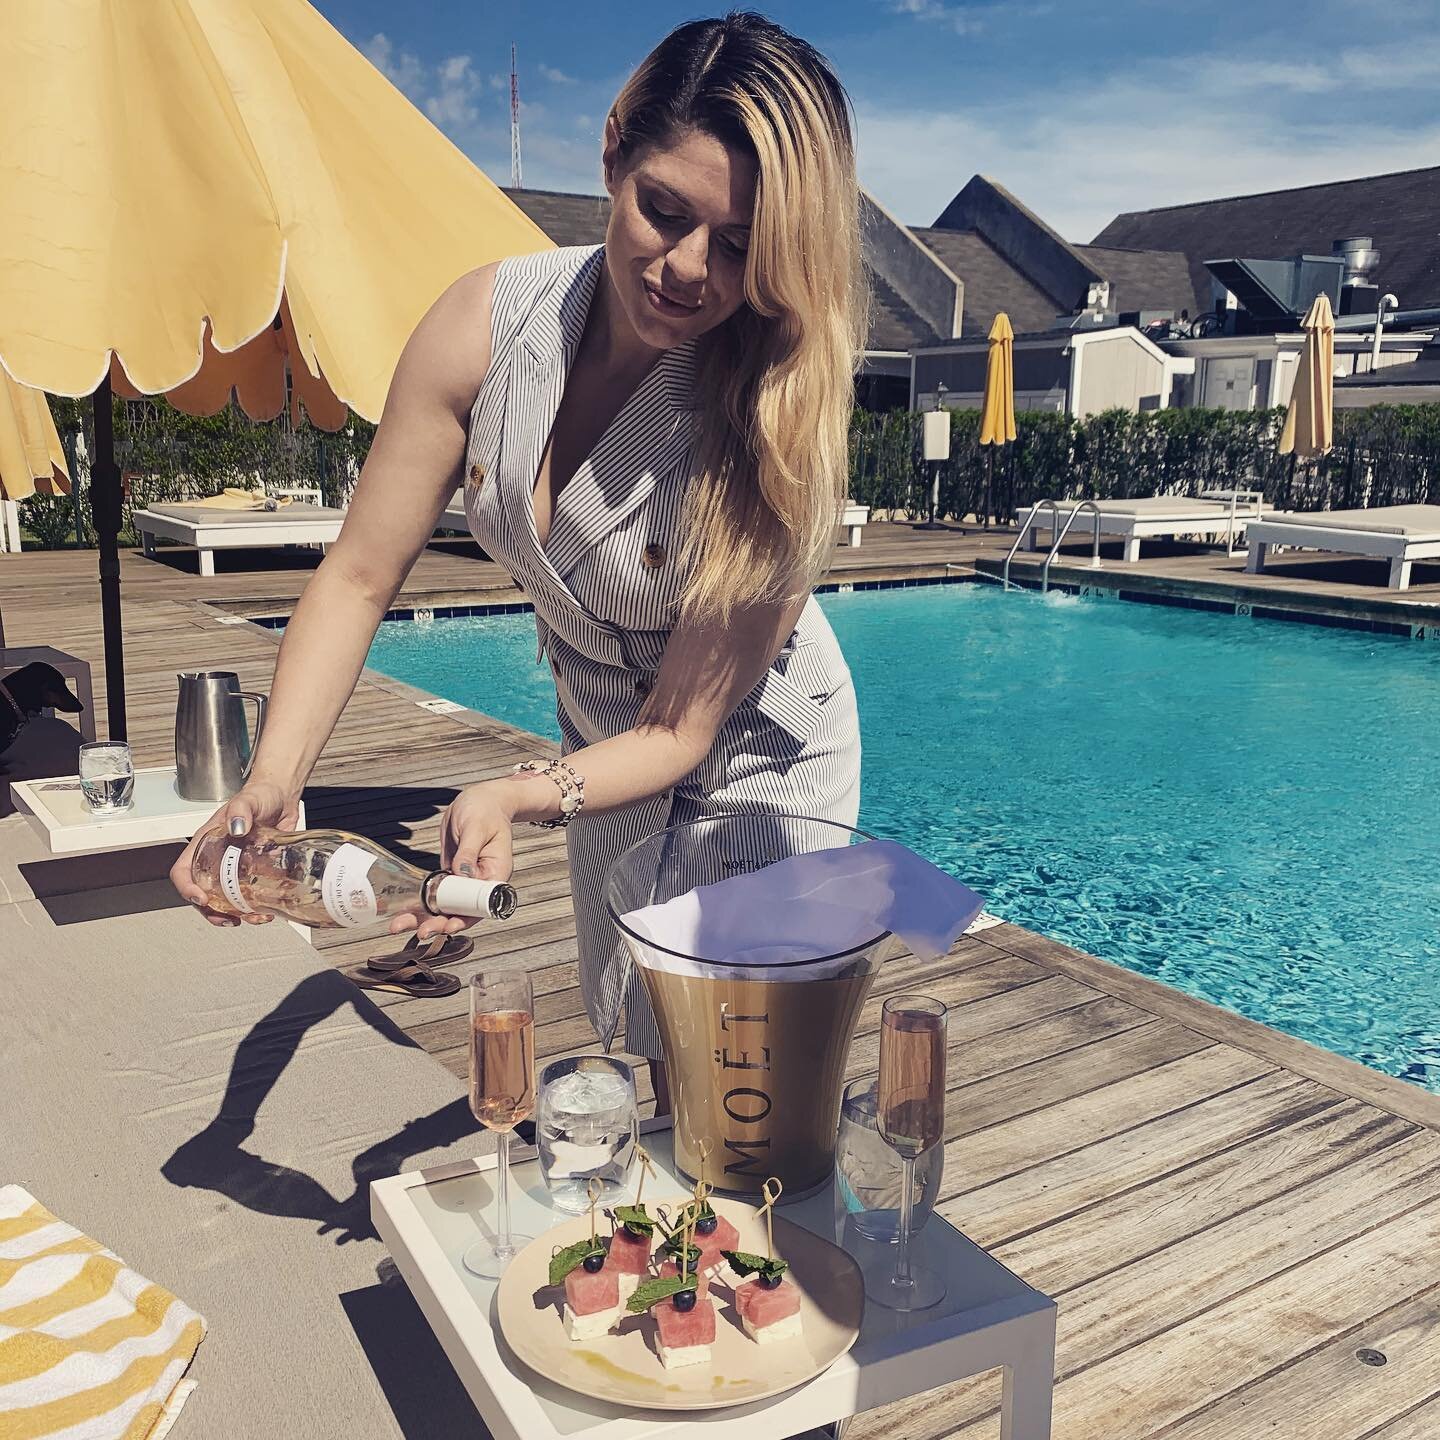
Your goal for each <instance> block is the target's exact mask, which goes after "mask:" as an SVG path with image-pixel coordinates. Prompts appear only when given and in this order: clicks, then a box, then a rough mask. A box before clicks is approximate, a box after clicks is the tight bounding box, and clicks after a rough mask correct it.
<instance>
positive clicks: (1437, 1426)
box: [1360, 1391, 1440, 1440]
mask: <svg viewBox="0 0 1440 1440" xmlns="http://www.w3.org/2000/svg"><path fill="white" fill-rule="evenodd" d="M1437 1435H1440V1391H1437V1392H1436V1393H1435V1395H1433V1396H1432V1397H1431V1398H1430V1399H1429V1400H1427V1401H1426V1402H1425V1403H1424V1404H1423V1405H1417V1406H1416V1407H1415V1409H1414V1410H1412V1411H1411V1412H1410V1413H1409V1414H1408V1415H1401V1416H1399V1417H1398V1418H1397V1419H1394V1420H1392V1421H1390V1422H1389V1424H1387V1425H1382V1426H1381V1427H1380V1428H1379V1429H1378V1430H1367V1431H1366V1432H1365V1434H1364V1435H1362V1436H1361V1437H1360V1440H1435V1437H1436V1436H1437Z"/></svg>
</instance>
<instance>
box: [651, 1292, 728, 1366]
mask: <svg viewBox="0 0 1440 1440" xmlns="http://www.w3.org/2000/svg"><path fill="white" fill-rule="evenodd" d="M651 1314H653V1315H654V1316H655V1325H656V1328H657V1329H658V1331H659V1337H658V1338H659V1344H658V1345H657V1346H656V1348H657V1349H658V1350H659V1352H660V1363H661V1364H662V1365H664V1366H665V1368H666V1369H667V1370H675V1369H678V1368H679V1367H680V1366H682V1365H704V1364H706V1363H707V1362H708V1361H709V1359H710V1347H711V1346H712V1345H713V1344H714V1343H715V1302H714V1301H713V1300H710V1299H708V1298H707V1299H704V1300H697V1301H696V1302H695V1308H694V1309H693V1310H683V1311H682V1310H677V1309H676V1308H675V1304H674V1302H673V1301H671V1300H662V1301H661V1302H660V1303H659V1304H658V1305H657V1306H655V1308H654V1310H652V1311H651Z"/></svg>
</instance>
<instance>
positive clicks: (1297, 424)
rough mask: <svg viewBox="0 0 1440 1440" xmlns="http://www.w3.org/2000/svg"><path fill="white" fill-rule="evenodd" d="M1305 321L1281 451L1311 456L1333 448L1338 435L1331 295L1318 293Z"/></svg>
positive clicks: (1304, 457) (1282, 435)
mask: <svg viewBox="0 0 1440 1440" xmlns="http://www.w3.org/2000/svg"><path fill="white" fill-rule="evenodd" d="M1302 323H1303V325H1304V329H1305V344H1304V346H1303V348H1302V349H1301V351H1300V363H1299V365H1298V366H1297V367H1296V373H1295V388H1294V389H1293V390H1292V391H1291V392H1290V407H1289V409H1288V410H1286V412H1285V425H1284V428H1283V429H1282V430H1281V431H1280V453H1281V454H1282V455H1295V456H1296V457H1297V458H1299V459H1301V460H1311V459H1314V458H1315V457H1316V456H1318V455H1323V454H1324V453H1325V452H1326V451H1327V450H1328V449H1329V448H1330V446H1331V444H1332V443H1333V441H1334V435H1335V419H1334V414H1335V404H1334V401H1335V316H1334V314H1333V313H1332V312H1331V309H1330V300H1329V297H1328V296H1325V295H1317V296H1316V297H1315V303H1314V304H1313V305H1311V307H1310V310H1309V312H1308V313H1307V314H1306V316H1305V319H1304V321H1303V322H1302Z"/></svg>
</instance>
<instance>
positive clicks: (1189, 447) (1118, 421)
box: [850, 404, 1440, 518]
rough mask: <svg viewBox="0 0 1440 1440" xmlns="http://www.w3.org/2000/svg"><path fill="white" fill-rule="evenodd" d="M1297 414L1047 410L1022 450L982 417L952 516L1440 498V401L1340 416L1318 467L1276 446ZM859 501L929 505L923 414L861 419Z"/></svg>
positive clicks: (854, 473)
mask: <svg viewBox="0 0 1440 1440" xmlns="http://www.w3.org/2000/svg"><path fill="white" fill-rule="evenodd" d="M1284 417H1285V412H1284V411H1283V410H1199V409H1183V410H1151V411H1145V412H1143V413H1139V414H1137V413H1135V412H1132V411H1128V410H1110V411H1106V412H1105V413H1104V414H1100V415H1092V416H1089V417H1087V418H1086V419H1083V420H1072V419H1069V418H1068V417H1066V416H1063V415H1055V414H1051V413H1048V412H1041V411H1027V412H1024V413H1022V414H1020V415H1017V416H1016V417H1015V419H1016V430H1017V432H1018V433H1017V436H1016V440H1015V443H1014V444H1013V445H1007V446H1004V447H1003V448H1002V449H1001V450H1000V451H999V452H998V453H995V452H994V451H993V447H990V446H982V445H981V444H980V413H979V411H977V410H956V411H952V412H951V417H950V459H949V460H948V461H946V462H944V463H943V464H942V465H941V466H940V467H939V468H940V510H941V513H942V514H944V515H946V516H951V517H963V516H967V515H979V514H981V513H982V511H983V510H985V508H986V487H987V485H988V486H989V494H990V503H989V507H988V508H989V513H991V514H993V515H997V516H1000V517H1002V518H1004V517H1007V516H1012V515H1013V514H1014V512H1015V510H1016V509H1017V508H1019V507H1021V506H1024V505H1029V504H1031V503H1033V502H1034V501H1036V500H1046V499H1056V500H1063V499H1070V498H1090V499H1097V500H1103V499H1109V498H1128V497H1131V496H1136V495H1157V494H1175V495H1195V494H1198V493H1199V492H1200V491H1201V490H1208V489H1217V488H1224V487H1232V486H1233V487H1237V488H1243V489H1247V490H1259V491H1262V492H1263V493H1264V495H1265V498H1266V500H1267V501H1269V502H1270V503H1271V504H1273V505H1278V506H1282V507H1284V508H1287V509H1296V510H1321V509H1329V510H1347V509H1361V508H1364V507H1367V506H1371V505H1400V504H1423V503H1425V502H1427V501H1430V500H1432V499H1433V500H1437V501H1440V404H1436V405H1399V406H1374V407H1371V408H1369V409H1363V410H1337V411H1336V412H1335V444H1334V448H1333V449H1331V451H1330V452H1329V454H1327V455H1325V456H1324V457H1322V458H1321V459H1319V460H1317V461H1311V462H1297V461H1296V460H1295V459H1294V458H1293V457H1292V456H1288V455H1281V454H1279V453H1278V451H1277V449H1276V445H1277V442H1278V440H1279V437H1280V427H1281V425H1282V423H1283V421H1284ZM850 442H851V443H850V450H851V466H850V472H851V478H850V494H851V497H852V498H853V499H854V500H856V501H858V502H859V503H860V504H862V505H870V506H872V507H874V508H876V509H880V510H882V511H889V512H891V513H892V514H903V515H905V516H907V517H914V516H917V515H921V514H924V513H925V512H926V510H927V509H928V506H929V499H930V488H931V467H930V466H929V465H927V464H925V463H924V461H922V459H921V418H920V416H918V415H914V414H909V413H905V412H894V413H892V414H889V415H875V414H870V413H867V412H863V411H856V412H855V415H854V417H853V419H852V421H851V427H850Z"/></svg>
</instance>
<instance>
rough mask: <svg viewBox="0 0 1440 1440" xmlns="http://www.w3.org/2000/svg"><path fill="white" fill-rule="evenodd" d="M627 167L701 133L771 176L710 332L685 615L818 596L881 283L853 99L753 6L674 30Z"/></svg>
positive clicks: (633, 118) (625, 145)
mask: <svg viewBox="0 0 1440 1440" xmlns="http://www.w3.org/2000/svg"><path fill="white" fill-rule="evenodd" d="M611 118H612V119H613V120H614V122H615V126H616V129H617V131H618V134H619V156H618V158H619V159H620V160H621V162H622V163H623V162H626V161H631V160H634V159H635V158H638V156H639V155H640V154H641V153H642V152H643V151H645V150H648V149H650V148H652V147H655V146H663V145H665V144H666V143H669V142H673V141H674V140H676V139H678V138H679V137H681V136H682V135H684V134H685V133H686V132H687V131H692V130H700V131H703V132H705V133H708V134H711V135H713V136H714V137H715V138H716V139H718V140H720V141H722V142H723V143H725V144H727V145H730V146H732V147H733V148H736V149H739V150H740V151H741V152H742V153H748V154H750V155H752V156H753V157H754V159H755V161H756V164H757V168H758V175H757V180H756V185H755V212H754V216H753V217H752V220H751V230H750V245H749V253H748V256H747V259H746V264H745V302H746V303H745V304H744V305H742V306H741V307H740V309H739V310H738V311H737V312H736V313H735V315H734V316H732V317H731V318H730V319H729V320H727V321H726V322H725V323H724V324H723V325H721V326H719V327H717V328H716V329H715V330H713V331H711V332H709V333H708V334H706V335H705V336H704V337H703V338H702V340H701V343H700V354H699V367H700V372H699V383H698V387H697V388H698V393H699V394H700V395H702V396H706V397H713V399H710V400H708V401H707V402H706V404H705V406H704V408H703V409H702V411H701V413H700V415H699V416H698V417H697V424H696V437H695V458H696V466H695V475H694V479H693V483H692V486H691V489H690V491H689V494H688V496H687V501H686V510H685V523H684V532H683V539H682V544H681V561H682V563H683V564H684V565H685V567H686V577H687V578H686V583H685V590H684V594H683V597H682V600H681V615H682V617H683V618H684V619H687V620H691V621H724V620H726V619H728V618H729V616H730V615H731V613H732V612H733V611H734V610H735V609H736V608H737V607H742V606H745V605H750V604H756V603H760V602H764V601H776V600H783V599H791V598H798V596H799V595H801V594H804V593H807V592H808V591H809V590H810V589H811V587H812V586H813V585H814V584H815V582H816V580H817V579H818V578H819V577H820V575H821V574H822V573H823V572H824V570H825V568H826V565H827V564H828V561H829V557H830V553H831V546H832V543H833V539H834V531H835V520H836V514H837V511H838V508H839V506H840V504H841V502H842V501H843V500H844V498H845V491H846V482H847V479H848V473H849V457H848V436H849V425H850V415H851V411H852V408H853V406H854V397H855V388H854V377H855V370H856V365H857V362H858V360H859V357H860V353H861V350H862V348H863V345H864V340H865V329H866V322H867V318H868V316H867V311H868V294H867V290H866V285H865V277H864V271H863V268H862V264H861V250H860V223H859V187H858V185H857V183H856V179H855V150H854V140H853V134H852V127H851V123H850V109H849V102H848V100H847V97H846V94H845V91H844V88H843V87H842V86H841V84H840V82H839V80H838V79H836V77H835V74H834V72H833V71H832V70H831V69H830V66H829V64H828V63H827V62H826V61H825V59H824V58H823V57H822V56H821V55H820V53H819V52H818V51H817V50H815V49H814V48H813V47H812V46H810V45H808V44H807V43H806V42H805V41H803V40H800V39H798V38H797V37H796V36H794V35H792V34H790V32H789V31H787V30H785V29H783V28H781V27H780V26H779V25H776V24H774V23H773V22H772V21H770V20H766V19H765V18H764V17H762V16H759V15H754V14H749V13H744V12H738V13H734V14H730V15H727V16H726V17H725V18H724V19H723V20H696V21H692V22H691V23H689V24H686V25H682V26H680V27H679V28H678V29H677V30H675V31H673V32H672V33H671V34H670V35H668V36H667V37H666V38H665V39H664V40H662V41H661V42H660V44H659V45H658V46H657V47H656V48H655V49H654V50H653V51H652V52H651V53H650V55H648V56H647V57H646V58H645V60H644V61H643V62H642V63H641V65H640V67H639V69H637V70H636V71H635V73H634V74H633V75H632V76H631V77H630V79H629V80H628V81H627V82H626V84H625V87H624V89H623V90H621V92H620V94H619V96H618V97H617V98H616V101H615V104H614V106H613V107H612V110H611Z"/></svg>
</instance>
